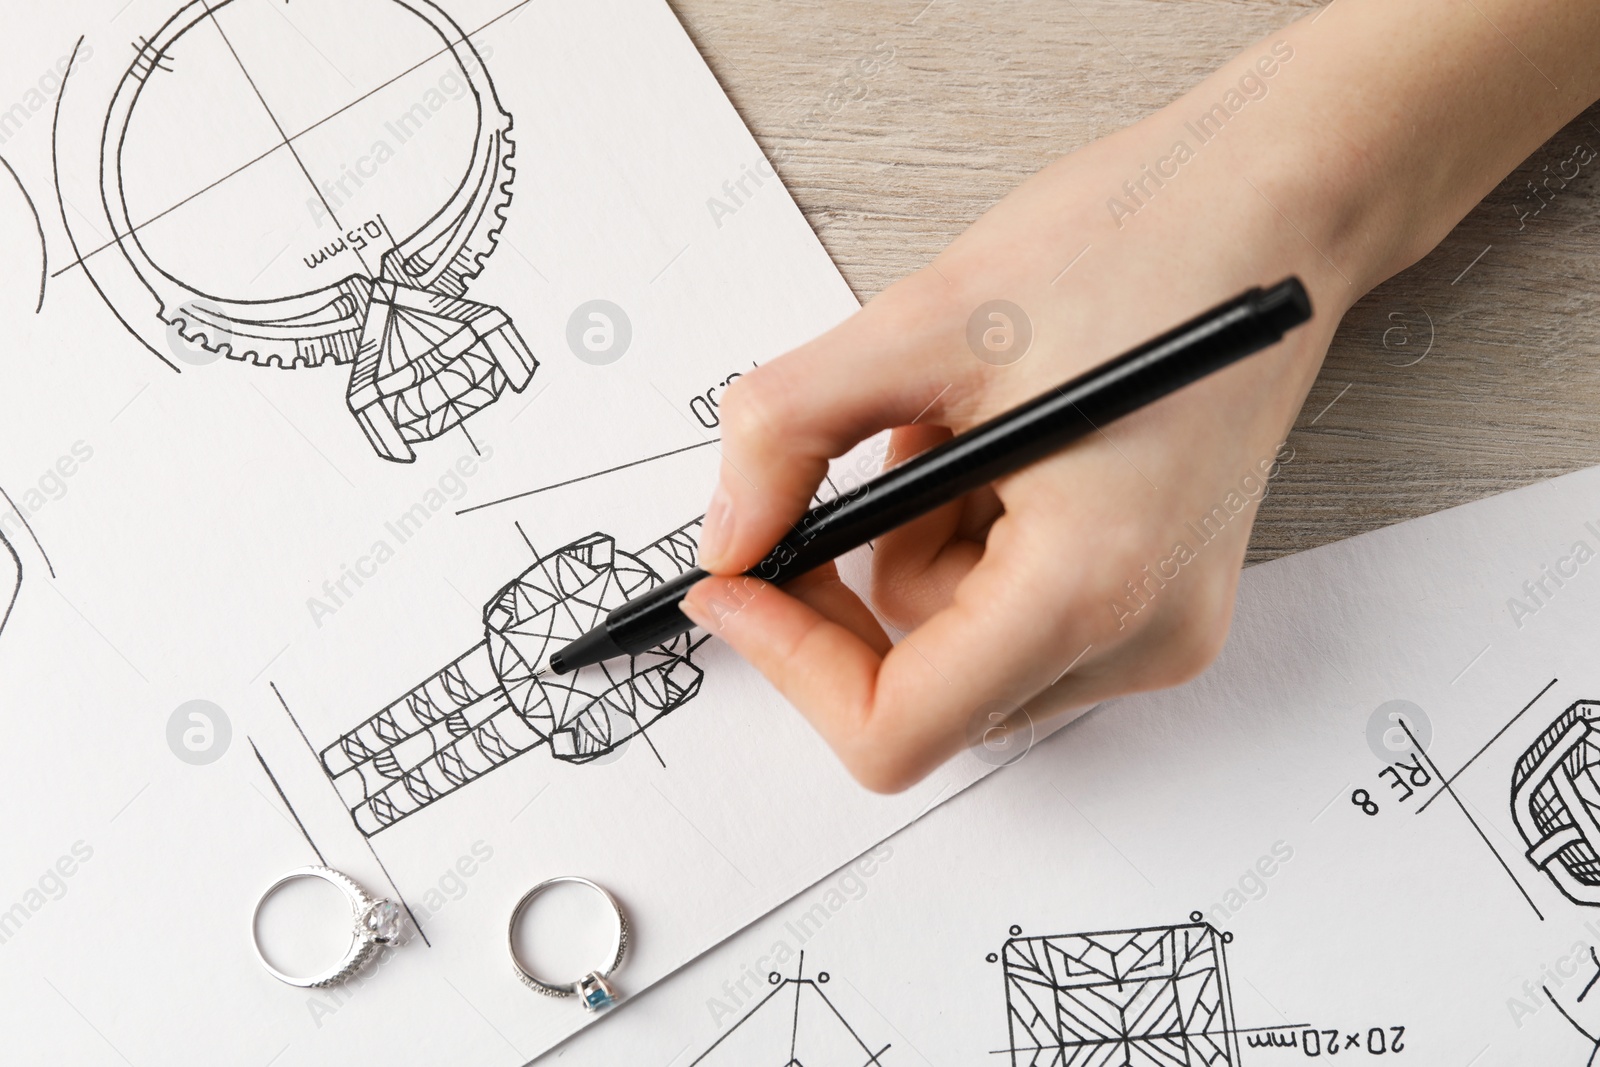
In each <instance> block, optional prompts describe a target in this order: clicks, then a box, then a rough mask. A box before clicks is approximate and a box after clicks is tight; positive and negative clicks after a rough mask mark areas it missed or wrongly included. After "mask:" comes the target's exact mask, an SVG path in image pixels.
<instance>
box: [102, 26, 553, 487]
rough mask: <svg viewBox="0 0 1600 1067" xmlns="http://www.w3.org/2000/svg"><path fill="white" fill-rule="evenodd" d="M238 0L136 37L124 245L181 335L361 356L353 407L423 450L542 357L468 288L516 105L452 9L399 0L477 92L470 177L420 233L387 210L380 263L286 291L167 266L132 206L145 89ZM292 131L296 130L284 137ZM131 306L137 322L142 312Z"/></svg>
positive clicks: (379, 436) (502, 200) (290, 363)
mask: <svg viewBox="0 0 1600 1067" xmlns="http://www.w3.org/2000/svg"><path fill="white" fill-rule="evenodd" d="M232 2H233V0H193V2H191V3H189V4H186V5H185V6H184V7H183V8H181V9H180V10H179V11H178V12H177V13H176V14H174V15H173V16H172V17H171V18H170V19H168V20H167V22H166V23H165V24H164V25H163V26H162V27H161V29H160V30H159V31H157V33H156V34H155V35H154V36H152V37H150V38H149V39H148V40H145V41H143V43H142V44H141V46H140V47H138V48H137V49H136V56H135V58H134V61H133V63H132V65H131V66H130V67H129V68H128V70H127V72H126V73H125V74H124V75H123V76H122V80H121V82H120V83H119V84H118V86H117V89H116V92H115V95H114V97H113V99H112V102H111V107H110V110H109V112H108V113H107V116H106V121H105V128H104V134H103V136H102V139H101V145H100V195H101V198H102V202H103V206H104V209H105V212H106V215H107V218H108V219H109V221H110V224H111V227H112V233H113V236H114V239H115V244H116V247H117V248H119V249H120V250H121V253H122V255H123V257H125V259H126V261H127V263H128V265H129V266H131V267H132V269H133V272H134V273H135V274H136V275H137V276H138V279H139V280H140V281H141V282H142V283H143V285H144V288H145V289H147V290H148V291H149V294H150V295H151V296H152V297H154V300H155V305H156V306H155V309H154V312H155V314H156V316H157V317H159V319H160V321H161V322H163V323H166V324H167V326H168V327H169V328H170V330H172V331H175V332H176V335H177V337H178V338H180V339H181V342H182V343H184V344H187V345H191V346H196V348H197V350H202V351H204V352H206V353H211V354H212V355H213V356H226V357H228V358H230V359H233V360H238V361H243V362H249V363H253V364H255V365H257V366H263V367H278V368H284V369H294V368H297V367H318V366H322V365H323V364H325V363H328V362H330V361H331V362H333V363H335V364H348V365H350V367H351V373H350V379H349V388H348V392H347V396H346V400H347V404H348V406H349V409H350V413H351V414H352V415H353V416H354V417H355V419H356V421H357V423H358V424H359V425H360V427H361V429H362V431H363V432H364V433H365V435H366V437H367V440H368V441H369V442H370V443H371V445H372V447H373V449H374V450H375V451H376V452H377V453H378V454H379V455H380V456H382V457H383V458H385V459H388V460H393V461H397V462H411V461H412V460H414V459H415V458H416V456H415V452H414V451H413V446H415V445H417V444H419V443H421V442H424V441H430V440H433V439H434V438H437V437H439V436H441V435H442V434H444V433H446V432H447V431H449V430H451V429H453V428H455V427H457V426H460V425H461V424H462V423H464V422H465V421H466V420H467V419H468V418H469V417H471V416H472V415H474V414H476V413H477V412H479V411H481V410H483V409H484V408H486V407H488V406H490V405H491V404H493V403H494V402H495V401H496V400H498V399H499V398H500V397H501V395H502V394H503V393H504V392H505V390H506V389H507V388H510V389H512V390H513V391H517V392H520V391H522V390H523V389H525V388H526V387H527V385H528V383H529V381H530V380H531V379H532V377H533V373H534V371H535V369H536V368H537V366H538V361H537V360H536V359H535V358H534V355H533V353H532V351H531V350H530V349H529V347H528V345H527V343H526V342H525V341H524V340H523V339H522V337H521V335H520V334H519V333H518V331H517V328H516V326H515V325H514V324H513V323H512V322H511V319H510V317H509V316H507V315H506V313H505V312H504V311H502V310H500V309H499V308H496V307H492V306H489V305H487V304H481V303H476V302H474V301H471V300H468V299H467V298H466V292H467V287H468V285H469V284H470V283H471V282H472V280H473V279H474V278H476V277H477V276H478V275H479V274H480V273H481V272H482V271H483V269H484V266H485V261H486V260H487V259H488V257H489V256H490V254H491V253H492V252H493V251H494V249H495V247H496V244H497V242H498V239H499V234H500V230H501V229H502V227H503V226H504V225H505V221H506V214H505V213H506V210H507V208H508V207H509V205H510V203H511V198H512V194H511V182H512V177H513V173H512V162H511V158H512V152H513V145H512V141H511V125H512V120H511V115H510V113H509V112H507V111H506V110H505V108H504V107H502V106H501V103H500V99H499V96H498V95H497V92H496V89H495V86H494V82H493V80H492V79H491V78H490V76H489V71H488V69H487V68H486V67H485V65H484V62H483V59H482V57H481V56H480V54H479V52H478V50H477V48H476V47H475V46H474V45H473V43H472V41H471V40H470V39H469V38H468V36H467V34H465V33H464V32H463V31H462V30H461V28H460V27H459V26H458V25H456V23H455V22H454V21H453V20H452V19H451V18H450V16H449V15H447V14H446V13H445V12H444V11H443V10H442V9H440V8H439V7H438V6H436V5H435V4H433V3H431V2H429V0H393V2H394V3H395V4H396V5H397V6H398V7H401V8H403V9H405V10H406V11H409V12H410V13H411V14H413V15H415V16H416V17H417V18H419V19H422V20H423V21H424V22H426V23H427V25H428V26H429V27H431V29H432V30H433V32H434V33H435V34H437V35H438V37H439V38H440V40H441V41H442V42H443V45H444V50H443V51H442V52H441V53H440V54H441V55H444V54H449V55H450V56H452V57H453V58H454V60H455V63H456V64H457V65H458V66H459V68H460V71H461V73H462V75H463V76H464V78H465V82H466V87H467V89H468V90H470V92H471V94H472V96H473V98H474V99H475V100H476V103H477V116H478V128H477V130H476V132H475V135H474V137H473V139H472V156H471V161H470V163H469V165H468V167H467V169H466V173H465V175H464V176H463V177H462V180H461V182H460V184H459V185H458V186H457V187H456V188H455V191H454V193H453V194H452V195H451V196H450V198H449V200H448V201H447V202H446V203H445V204H444V206H443V207H441V208H440V209H439V210H438V211H437V212H435V213H434V214H433V215H432V216H431V218H429V219H428V220H427V221H426V222H425V223H424V224H423V225H422V226H421V227H420V228H419V229H417V230H416V232H414V233H411V234H410V235H409V236H406V237H404V238H399V237H397V236H396V235H394V234H389V233H387V224H386V223H377V224H371V225H372V227H373V228H375V229H376V231H377V233H378V234H381V235H382V237H383V238H384V239H386V240H387V241H389V242H392V244H393V247H390V248H388V250H387V251H384V252H383V253H382V255H381V257H380V261H379V266H378V269H377V270H376V271H375V272H374V271H371V270H370V268H366V264H363V267H364V268H366V269H367V273H353V274H349V275H348V276H346V277H343V278H342V279H340V280H339V281H337V282H335V283H333V284H330V285H327V286H324V287H321V288H317V289H313V290H310V291H306V292H302V293H298V294H294V295H290V296H281V297H276V298H273V299H264V300H252V299H239V298H228V297H221V296H216V295H212V294H209V293H206V292H204V291H202V289H200V288H198V287H196V286H195V285H192V284H190V283H186V282H184V281H181V280H179V279H178V278H177V277H174V276H173V275H172V274H169V273H168V272H167V271H165V270H163V269H162V268H161V267H160V266H158V265H157V264H156V262H155V261H154V260H153V259H152V257H151V256H150V255H149V254H148V253H147V252H146V249H145V247H144V244H143V243H142V242H141V239H140V228H141V226H140V224H137V223H136V222H135V220H134V219H133V218H132V216H131V215H130V212H129V209H128V201H127V194H126V190H125V188H124V175H123V155H124V151H123V149H124V145H125V142H126V138H127V131H128V128H129V123H130V120H131V119H132V118H133V115H134V113H135V110H136V108H137V107H138V105H139V101H140V98H141V94H142V93H143V92H144V89H145V87H146V86H147V85H148V84H149V82H150V80H151V79H152V78H153V77H156V76H157V72H166V71H168V69H169V68H168V66H167V65H166V64H167V62H168V59H169V57H170V55H171V54H172V49H173V47H174V45H176V44H178V43H179V42H180V40H181V39H182V38H183V37H184V35H185V34H187V33H189V32H190V31H191V30H192V29H194V27H196V26H197V25H199V24H201V23H203V22H208V23H214V24H216V26H217V29H218V31H219V32H220V31H221V24H220V22H218V21H217V13H218V12H219V11H220V10H222V9H224V8H226V7H227V6H228V5H229V4H231V3H232ZM329 2H333V0H329ZM229 48H230V50H231V48H232V46H231V44H230V45H229ZM235 59H237V53H235ZM239 62H240V66H241V68H242V67H243V62H242V61H239ZM161 76H166V75H165V74H162V75H161ZM246 77H248V72H246ZM251 84H252V87H254V82H253V81H252V83H251ZM257 95H258V96H260V92H259V90H257ZM262 103H263V104H265V99H264V98H262ZM273 121H274V123H276V122H277V120H276V118H275V117H274V119H273ZM280 129H281V127H280ZM293 140H294V138H289V137H287V136H286V139H285V141H284V146H285V147H289V146H291V144H292V141H293ZM291 151H292V147H291ZM297 161H298V157H297ZM303 166H304V165H303V164H302V168H303ZM306 177H307V179H308V180H309V179H310V172H309V171H306ZM312 184H313V185H316V182H315V181H314V180H312ZM319 195H321V194H320V193H319ZM330 214H331V211H330ZM369 232H370V231H369ZM374 240H377V237H374ZM374 247H376V245H374ZM109 299H110V298H108V300H109ZM123 311H124V312H125V313H128V318H129V319H130V321H133V320H134V316H135V315H136V314H137V312H136V311H135V309H131V308H125V309H123Z"/></svg>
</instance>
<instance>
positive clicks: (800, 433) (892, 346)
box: [700, 283, 975, 574]
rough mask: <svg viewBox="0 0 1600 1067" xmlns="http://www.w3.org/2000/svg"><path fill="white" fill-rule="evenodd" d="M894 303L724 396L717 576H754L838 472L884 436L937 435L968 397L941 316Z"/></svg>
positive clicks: (713, 561) (708, 547)
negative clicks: (912, 426) (839, 460)
mask: <svg viewBox="0 0 1600 1067" xmlns="http://www.w3.org/2000/svg"><path fill="white" fill-rule="evenodd" d="M903 284H904V283H902V285H903ZM889 296H890V294H887V293H886V294H884V296H883V297H880V298H879V300H878V301H874V302H873V303H872V304H870V305H868V306H867V307H866V308H863V309H862V310H861V311H859V312H857V313H856V314H855V315H853V316H851V317H850V318H849V319H847V320H845V321H844V322H843V323H841V324H840V325H839V326H837V327H835V328H834V329H832V330H830V331H829V332H828V333H826V334H823V335H822V336H821V337H819V338H817V339H816V340H814V341H811V342H809V343H807V344H805V345H803V346H801V347H800V348H797V349H795V350H794V351H792V352H789V353H787V354H786V355H783V356H780V357H779V358H777V359H775V360H772V361H771V362H769V363H766V364H764V365H762V366H761V367H758V368H757V369H756V370H754V371H752V372H750V373H749V374H746V375H744V376H742V377H741V378H739V379H738V380H737V381H735V382H734V383H733V384H732V385H731V386H729V387H728V389H727V391H726V392H725V393H724V394H723V397H722V403H721V408H720V413H721V420H722V469H721V472H720V474H719V476H718V484H717V489H716V492H715V493H714V494H713V495H712V498H711V503H710V505H709V506H708V507H707V509H706V519H705V526H704V528H703V530H702V532H701V536H700V566H702V567H704V568H705V569H707V570H709V571H712V572H714V573H718V574H731V573H737V572H740V571H744V570H748V569H749V568H750V567H753V566H754V565H755V564H756V563H758V562H760V561H761V559H762V557H764V556H765V555H766V554H767V553H768V552H769V551H771V549H772V547H773V545H775V544H777V543H778V541H779V540H781V539H782V538H783V536H784V535H785V534H787V533H788V532H789V530H790V528H791V527H792V525H793V524H794V522H795V520H796V519H798V518H799V517H800V516H801V515H802V514H804V513H805V511H806V510H807V509H808V508H809V507H810V506H811V501H812V498H813V496H814V494H815V493H816V491H817V487H818V486H819V485H821V484H822V479H823V478H824V476H826V474H827V472H828V461H829V460H831V459H833V458H835V457H837V456H842V455H844V454H845V453H846V452H848V451H849V450H850V449H851V448H852V447H853V446H854V445H856V444H857V443H858V442H860V441H863V440H865V439H866V438H868V437H870V436H872V435H873V434H875V433H877V432H878V431H880V430H884V429H888V428H891V427H895V426H903V425H907V424H909V423H911V422H913V421H920V422H925V423H935V424H937V423H939V421H940V418H941V415H942V412H943V408H944V406H945V405H947V404H948V402H949V401H950V399H951V397H952V396H953V395H956V394H959V393H960V392H961V388H960V383H959V382H957V381H956V380H955V376H956V375H957V374H958V373H959V374H960V375H962V376H965V375H968V374H970V373H971V369H970V367H969V366H967V364H971V363H973V362H975V361H974V360H972V359H970V357H969V358H968V359H966V360H964V361H963V360H961V359H960V357H959V355H958V353H956V352H955V351H954V350H953V348H952V346H951V343H950V337H951V334H950V333H949V332H948V331H944V330H941V329H940V328H939V326H938V325H937V318H939V317H941V316H939V315H938V314H937V313H933V314H921V313H919V312H920V311H922V310H927V305H925V304H924V302H923V301H921V300H917V299H915V298H913V299H910V300H907V299H905V298H897V299H893V300H891V299H888V298H889ZM956 336H957V338H959V336H960V335H959V334H957V335H956Z"/></svg>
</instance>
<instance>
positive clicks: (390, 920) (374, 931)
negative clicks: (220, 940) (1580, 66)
mask: <svg viewBox="0 0 1600 1067" xmlns="http://www.w3.org/2000/svg"><path fill="white" fill-rule="evenodd" d="M301 878H320V879H321V880H322V881H324V882H327V883H329V884H330V885H333V886H335V887H336V888H338V890H339V891H340V892H342V893H343V894H344V895H345V899H346V900H348V901H349V902H350V919H351V922H350V946H349V948H347V949H346V950H345V953H344V958H342V959H341V960H340V961H339V962H338V963H336V964H334V965H333V966H332V967H330V968H328V969H327V970H325V971H323V972H322V973H321V974H314V975H311V976H309V977H297V976H295V975H292V974H284V973H283V972H282V971H280V970H278V969H277V968H276V967H274V966H273V965H272V964H271V963H270V962H268V960H267V955H266V953H265V952H263V951H261V936H260V934H259V933H258V932H257V930H256V923H257V920H259V919H260V917H261V906H262V905H263V904H265V903H266V902H267V898H269V897H271V896H272V894H274V893H276V892H277V891H278V890H279V889H281V888H283V887H284V886H285V885H287V884H289V883H290V882H294V881H298V880H299V879H301ZM404 926H405V919H404V915H403V913H402V912H401V910H400V905H399V904H396V903H395V902H394V901H392V900H380V899H374V898H373V897H370V896H368V895H367V892H366V890H364V889H362V888H361V887H360V886H359V885H357V884H356V883H355V881H354V880H353V879H351V878H349V877H348V876H346V875H344V874H341V873H340V872H339V871H336V870H334V869H333V868H331V867H315V866H313V867H296V868H295V869H294V870H292V871H290V872H289V873H288V874H286V875H284V876H283V877H282V878H279V879H278V880H277V881H276V882H273V883H272V884H271V885H269V886H268V887H267V889H266V892H264V893H262V894H261V899H259V900H257V901H256V908H255V911H254V912H253V913H252V914H251V916H250V941H251V943H252V944H253V945H254V946H255V950H256V959H257V960H259V961H260V963H261V966H262V967H264V968H266V971H267V973H268V974H270V975H272V977H274V978H276V979H277V980H278V981H280V982H286V983H288V984H289V985H292V986H299V987H301V988H302V989H313V988H320V987H322V986H330V985H337V984H338V983H340V982H343V981H344V980H345V979H347V978H349V977H350V976H351V975H352V974H354V973H356V971H358V970H360V969H361V967H362V966H363V965H364V964H365V963H366V962H367V961H368V960H369V959H371V958H372V956H373V954H374V953H375V952H377V951H378V949H379V948H380V947H382V946H383V945H390V944H393V943H394V942H395V941H397V940H399V938H400V934H401V933H402V932H403V931H404Z"/></svg>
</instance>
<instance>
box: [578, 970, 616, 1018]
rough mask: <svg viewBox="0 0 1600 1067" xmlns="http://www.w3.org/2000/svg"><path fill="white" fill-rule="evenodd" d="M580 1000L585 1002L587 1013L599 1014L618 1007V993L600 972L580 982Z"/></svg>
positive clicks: (584, 1006)
mask: <svg viewBox="0 0 1600 1067" xmlns="http://www.w3.org/2000/svg"><path fill="white" fill-rule="evenodd" d="M578 998H579V999H580V1000H582V1001H583V1008H584V1010H585V1011H590V1012H595V1013H597V1014H598V1013H599V1012H603V1011H610V1010H611V1009H612V1008H614V1007H616V1006H617V991H616V990H615V989H613V988H612V987H611V983H610V982H608V981H606V980H605V976H604V975H602V974H600V972H599V971H595V972H593V973H592V974H590V975H589V976H588V977H586V978H583V979H581V980H580V981H579V982H578Z"/></svg>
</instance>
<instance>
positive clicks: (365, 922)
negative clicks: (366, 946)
mask: <svg viewBox="0 0 1600 1067" xmlns="http://www.w3.org/2000/svg"><path fill="white" fill-rule="evenodd" d="M404 929H405V914H404V913H403V912H402V911H401V910H400V905H398V904H396V903H395V902H394V901H392V900H378V901H374V902H373V903H372V904H371V905H370V906H368V908H367V910H366V912H365V913H364V914H363V915H362V916H361V930H362V932H363V933H365V934H366V935H367V936H368V937H370V938H371V939H372V940H373V941H376V942H377V943H378V944H380V945H389V944H393V943H394V942H395V941H397V940H399V938H400V934H401V933H402V932H403V931H404Z"/></svg>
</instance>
